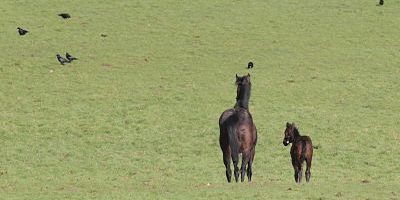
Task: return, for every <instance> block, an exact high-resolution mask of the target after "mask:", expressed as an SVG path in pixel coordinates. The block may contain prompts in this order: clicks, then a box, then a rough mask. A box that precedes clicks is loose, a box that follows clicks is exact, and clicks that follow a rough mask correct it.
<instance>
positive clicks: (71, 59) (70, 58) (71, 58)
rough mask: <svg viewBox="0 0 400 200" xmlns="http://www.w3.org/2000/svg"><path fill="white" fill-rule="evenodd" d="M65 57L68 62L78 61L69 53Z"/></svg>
mask: <svg viewBox="0 0 400 200" xmlns="http://www.w3.org/2000/svg"><path fill="white" fill-rule="evenodd" d="M65 57H66V58H67V59H68V62H72V61H73V60H78V58H75V57H73V56H72V55H71V54H69V53H65Z"/></svg>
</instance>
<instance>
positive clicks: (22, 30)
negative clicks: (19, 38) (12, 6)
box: [17, 27, 29, 35]
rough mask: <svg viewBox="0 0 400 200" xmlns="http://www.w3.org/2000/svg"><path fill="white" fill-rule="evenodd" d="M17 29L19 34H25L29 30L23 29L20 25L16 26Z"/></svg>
mask: <svg viewBox="0 0 400 200" xmlns="http://www.w3.org/2000/svg"><path fill="white" fill-rule="evenodd" d="M17 30H18V33H19V35H25V34H27V33H28V32H29V31H27V30H24V29H22V28H20V27H18V28H17Z"/></svg>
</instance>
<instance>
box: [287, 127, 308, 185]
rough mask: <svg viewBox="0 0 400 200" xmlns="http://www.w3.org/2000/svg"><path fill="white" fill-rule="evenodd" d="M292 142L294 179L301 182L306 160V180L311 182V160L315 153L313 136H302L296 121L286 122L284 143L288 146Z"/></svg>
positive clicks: (291, 152) (291, 153)
mask: <svg viewBox="0 0 400 200" xmlns="http://www.w3.org/2000/svg"><path fill="white" fill-rule="evenodd" d="M289 143H292V148H291V149H290V155H291V156H292V165H293V168H294V180H295V181H296V183H300V182H301V176H302V174H303V162H304V161H306V163H307V169H306V181H307V182H309V181H310V178H311V171H310V170H311V161H312V155H313V146H312V142H311V138H310V137H308V136H301V135H300V133H299V130H298V129H297V127H296V125H295V124H294V123H291V124H290V123H289V122H287V123H286V130H285V137H284V138H283V145H285V146H287V145H289Z"/></svg>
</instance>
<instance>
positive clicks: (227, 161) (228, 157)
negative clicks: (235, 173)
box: [223, 149, 232, 183]
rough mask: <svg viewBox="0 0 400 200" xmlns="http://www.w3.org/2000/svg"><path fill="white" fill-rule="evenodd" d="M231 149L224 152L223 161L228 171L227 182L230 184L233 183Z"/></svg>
mask: <svg viewBox="0 0 400 200" xmlns="http://www.w3.org/2000/svg"><path fill="white" fill-rule="evenodd" d="M230 154H231V153H230V151H229V149H228V150H226V151H224V152H223V160H224V165H225V169H226V172H225V173H226V180H227V181H228V182H229V183H230V182H231V176H232V170H231V155H230Z"/></svg>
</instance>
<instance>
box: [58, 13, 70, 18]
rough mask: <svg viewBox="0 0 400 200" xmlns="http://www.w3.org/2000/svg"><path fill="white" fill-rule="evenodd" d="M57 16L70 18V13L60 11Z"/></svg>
mask: <svg viewBox="0 0 400 200" xmlns="http://www.w3.org/2000/svg"><path fill="white" fill-rule="evenodd" d="M58 16H60V17H62V18H63V19H68V18H71V15H69V14H68V13H60V14H58Z"/></svg>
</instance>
